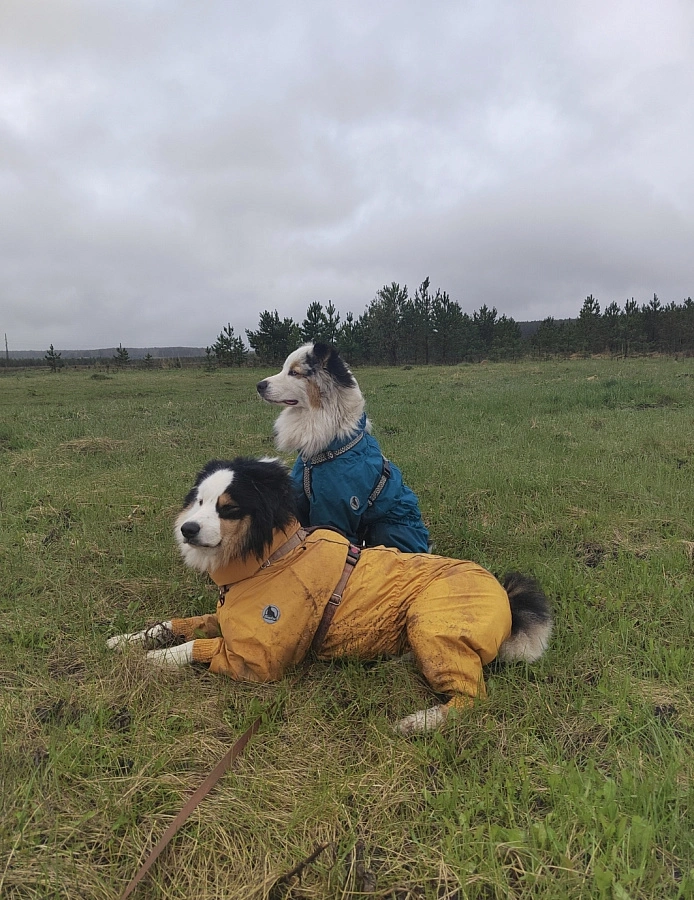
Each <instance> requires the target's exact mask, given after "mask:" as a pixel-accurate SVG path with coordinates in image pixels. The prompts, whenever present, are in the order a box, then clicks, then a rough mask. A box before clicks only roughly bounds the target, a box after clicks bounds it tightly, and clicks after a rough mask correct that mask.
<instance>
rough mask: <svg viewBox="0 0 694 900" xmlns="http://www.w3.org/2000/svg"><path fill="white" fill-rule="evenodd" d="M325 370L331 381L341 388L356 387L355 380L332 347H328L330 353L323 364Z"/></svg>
mask: <svg viewBox="0 0 694 900" xmlns="http://www.w3.org/2000/svg"><path fill="white" fill-rule="evenodd" d="M324 366H325V369H326V371H327V372H328V374H329V375H330V377H331V378H332V379H333V381H335V382H337V384H339V385H340V386H341V387H345V388H351V387H356V384H357V382H356V379H355V378H354V375H352V373H351V372H350V370H349V366H348V365H347V363H346V362H345V361H344V359H343V358H342V357H341V356H340V354H339V353H338V352H337V350H336V349H335V348H334V347H330V353H329V354H328V358H327V360H326V361H325V363H324Z"/></svg>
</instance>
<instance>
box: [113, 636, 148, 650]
mask: <svg viewBox="0 0 694 900" xmlns="http://www.w3.org/2000/svg"><path fill="white" fill-rule="evenodd" d="M133 644H134V645H135V646H142V645H143V644H144V631H137V632H133V633H132V634H115V635H114V636H113V637H110V638H109V639H108V640H107V641H106V646H107V647H108V649H109V650H122V649H123V648H124V647H128V646H132V645H133Z"/></svg>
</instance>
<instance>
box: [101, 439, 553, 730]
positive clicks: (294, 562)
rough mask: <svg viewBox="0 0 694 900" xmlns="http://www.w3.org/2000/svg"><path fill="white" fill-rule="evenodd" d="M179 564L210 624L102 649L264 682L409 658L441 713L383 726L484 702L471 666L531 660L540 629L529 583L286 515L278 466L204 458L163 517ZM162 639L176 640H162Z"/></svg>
mask: <svg viewBox="0 0 694 900" xmlns="http://www.w3.org/2000/svg"><path fill="white" fill-rule="evenodd" d="M175 534H176V539H177V541H178V545H179V548H180V551H181V554H182V556H183V559H184V561H185V562H186V563H187V564H188V565H189V566H191V567H192V568H194V569H197V570H198V571H200V572H207V573H209V574H210V576H211V577H212V579H213V580H214V581H215V582H216V584H217V585H218V586H219V601H218V604H217V612H216V615H206V616H197V617H195V618H191V619H173V620H171V621H170V622H164V623H160V624H158V625H154V626H152V627H151V628H148V629H146V630H145V631H141V632H138V633H136V634H121V635H118V636H117V637H113V638H111V639H110V640H109V642H108V643H109V646H110V647H111V648H115V647H122V646H124V645H127V644H139V645H142V646H150V647H155V648H156V647H158V648H159V649H150V651H149V653H148V654H147V656H148V658H149V659H150V660H152V661H153V662H155V663H158V664H160V665H165V666H183V665H186V664H188V663H193V662H197V663H206V664H208V665H209V668H210V671H212V672H220V673H224V674H226V675H229V676H231V677H232V678H235V679H237V680H243V681H256V682H258V681H260V682H266V681H275V680H278V679H281V678H282V677H283V675H284V674H285V673H286V672H287V670H288V669H290V668H291V667H293V666H297V665H298V664H299V663H301V662H302V661H303V660H304V658H305V657H307V656H308V654H309V653H310V652H311V651H313V653H314V654H315V656H316V657H317V658H318V659H322V660H328V659H332V658H336V657H345V656H349V657H355V658H359V659H362V660H365V659H373V658H374V657H378V656H380V655H383V654H390V655H398V654H402V653H405V652H408V651H410V650H411V651H412V652H413V654H414V657H415V660H416V662H417V665H418V666H419V668H420V670H421V672H422V674H423V675H424V676H425V678H426V680H427V681H428V682H429V684H430V685H431V687H432V689H433V690H434V691H436V692H438V693H441V694H447V695H450V698H451V699H450V701H449V702H448V703H447V704H445V705H439V706H434V707H433V708H431V709H427V710H421V711H420V712H416V713H414V714H412V715H410V716H407V717H406V718H404V719H402V720H401V721H400V722H399V723H398V724H397V726H396V728H397V730H399V731H400V732H401V733H402V734H409V733H411V732H414V731H423V730H428V729H431V728H434V727H436V726H438V725H441V724H442V723H443V722H444V721H445V719H446V716H447V714H448V712H449V710H450V709H451V708H454V707H465V706H467V705H469V704H470V703H471V702H472V701H473V698H475V697H477V696H481V695H484V692H485V689H484V680H483V677H482V666H483V665H485V664H487V663H489V662H491V661H492V660H493V659H494V658H495V657H496V656H497V655H498V656H499V657H500V658H501V659H503V660H513V659H522V660H526V661H528V662H532V661H534V660H536V659H538V657H540V656H541V655H542V653H543V652H544V650H545V648H546V646H547V642H548V640H549V636H550V632H551V629H552V618H551V613H550V609H549V605H548V603H547V600H546V598H545V596H544V594H543V593H542V591H541V590H540V588H539V587H538V586H537V584H536V583H535V582H534V581H533V580H532V579H529V578H525V577H523V576H521V575H518V574H513V575H510V576H507V577H506V579H505V581H504V586H503V587H502V585H501V584H500V583H499V582H498V581H497V580H496V578H494V576H493V575H491V574H490V573H489V572H487V571H486V570H485V569H483V568H481V567H480V566H478V565H477V564H476V563H473V562H465V561H462V560H456V559H446V558H444V557H441V556H432V555H431V554H427V553H415V554H410V553H400V551H398V550H394V549H389V548H386V547H378V548H373V549H365V550H360V549H359V548H357V547H355V546H353V545H351V544H350V542H349V541H348V540H347V538H345V537H344V536H343V535H341V534H339V533H338V532H335V531H331V530H329V529H324V528H317V529H310V530H306V529H304V528H302V527H301V526H300V524H299V522H298V521H297V519H296V515H295V503H294V491H293V486H292V482H291V479H290V477H289V471H288V469H287V468H286V467H285V466H284V465H283V464H282V463H281V462H279V461H278V460H271V459H261V460H256V459H249V458H244V457H239V458H237V459H234V460H231V461H219V460H213V461H212V462H210V463H208V464H207V465H206V466H205V468H204V469H203V470H202V472H200V474H199V475H198V477H197V479H196V481H195V486H194V487H193V489H192V490H191V491H190V493H189V494H188V496H187V497H186V500H185V506H184V509H183V511H182V512H181V513H180V515H179V516H178V518H177V520H176V528H175ZM172 637H177V638H184V639H185V641H186V643H183V644H180V645H178V646H174V647H163V646H162V645H163V644H165V643H166V642H167V640H169V639H170V638H172Z"/></svg>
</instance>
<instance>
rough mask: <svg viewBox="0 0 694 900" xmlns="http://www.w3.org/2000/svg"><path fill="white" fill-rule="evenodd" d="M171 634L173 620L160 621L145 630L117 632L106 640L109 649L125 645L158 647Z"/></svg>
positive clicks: (120, 647) (119, 648) (116, 648)
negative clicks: (125, 632) (128, 632)
mask: <svg viewBox="0 0 694 900" xmlns="http://www.w3.org/2000/svg"><path fill="white" fill-rule="evenodd" d="M170 636H171V622H158V623H157V624H156V625H152V626H151V627H150V628H145V630H144V631H133V632H132V633H131V634H116V635H114V636H113V637H110V638H109V639H108V640H107V641H106V646H107V647H108V649H109V650H122V649H123V648H124V647H128V646H130V647H133V646H135V647H156V646H158V645H159V644H160V643H163V642H164V641H165V640H168V638H169V637H170Z"/></svg>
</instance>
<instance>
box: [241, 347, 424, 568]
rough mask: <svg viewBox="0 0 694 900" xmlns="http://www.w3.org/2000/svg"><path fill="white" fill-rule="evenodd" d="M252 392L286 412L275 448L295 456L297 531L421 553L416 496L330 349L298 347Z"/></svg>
mask: <svg viewBox="0 0 694 900" xmlns="http://www.w3.org/2000/svg"><path fill="white" fill-rule="evenodd" d="M257 390H258V394H259V395H260V396H261V397H262V398H263V400H267V401H268V403H278V404H280V405H283V406H284V407H285V409H284V410H283V411H282V412H281V413H280V415H279V416H278V417H277V421H276V422H275V443H276V445H277V449H278V450H281V451H283V452H287V453H288V452H294V451H298V453H299V457H298V459H297V460H296V464H295V465H294V468H293V470H292V479H293V481H294V486H295V491H296V495H297V502H298V514H299V520H300V522H301V524H302V525H328V526H330V527H332V528H337V529H338V530H339V531H341V532H342V533H343V534H345V535H347V537H348V538H349V539H350V540H351V541H353V542H354V543H357V544H359V546H367V547H376V546H379V545H383V546H386V547H396V548H397V549H398V550H402V551H404V552H406V553H426V551H427V549H428V547H429V532H428V531H427V529H426V527H425V525H424V522H423V521H422V515H421V513H420V511H419V504H418V502H417V497H416V496H415V494H414V493H413V492H412V491H411V490H410V488H408V487H407V486H406V485H405V483H404V482H403V478H402V473H401V472H400V469H398V467H397V466H396V465H394V464H393V463H392V462H390V461H389V460H387V459H386V458H385V457H384V456H383V454H382V453H381V448H380V447H379V445H378V442H377V441H376V439H375V438H374V437H373V435H372V434H371V433H370V432H371V425H370V423H369V421H368V419H367V418H366V415H365V414H364V397H363V396H362V393H361V391H360V390H359V385H358V384H357V381H356V378H355V377H354V375H352V373H351V371H350V370H349V368H348V366H347V365H346V363H345V362H344V360H343V359H342V357H341V356H340V355H339V353H338V352H337V350H335V348H334V347H329V346H328V345H327V344H320V343H319V344H306V345H305V346H303V347H299V349H298V350H295V351H294V353H292V354H290V356H289V357H287V360H286V362H285V363H284V366H283V367H282V371H281V372H278V374H277V375H272V376H271V377H270V378H265V379H263V381H260V382H258V385H257Z"/></svg>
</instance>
